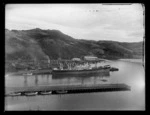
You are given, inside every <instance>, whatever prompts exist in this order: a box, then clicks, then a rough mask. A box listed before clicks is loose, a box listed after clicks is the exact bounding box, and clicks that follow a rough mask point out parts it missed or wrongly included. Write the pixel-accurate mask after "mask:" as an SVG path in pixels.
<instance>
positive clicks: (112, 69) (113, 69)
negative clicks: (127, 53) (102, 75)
mask: <svg viewBox="0 0 150 115" xmlns="http://www.w3.org/2000/svg"><path fill="white" fill-rule="evenodd" d="M110 71H119V69H118V68H115V67H111V68H110Z"/></svg>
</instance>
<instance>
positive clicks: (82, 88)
mask: <svg viewBox="0 0 150 115" xmlns="http://www.w3.org/2000/svg"><path fill="white" fill-rule="evenodd" d="M5 89H6V90H5V95H6V96H9V94H11V93H15V92H16V93H21V94H22V95H23V94H24V93H27V92H42V91H51V92H52V94H57V91H67V94H69V93H85V92H107V91H129V90H131V87H130V86H128V85H126V84H92V85H89V84H85V85H55V86H37V87H6V88H5Z"/></svg>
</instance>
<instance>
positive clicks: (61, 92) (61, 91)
mask: <svg viewBox="0 0 150 115" xmlns="http://www.w3.org/2000/svg"><path fill="white" fill-rule="evenodd" d="M67 92H68V91H66V90H58V91H56V93H59V94H63V93H67Z"/></svg>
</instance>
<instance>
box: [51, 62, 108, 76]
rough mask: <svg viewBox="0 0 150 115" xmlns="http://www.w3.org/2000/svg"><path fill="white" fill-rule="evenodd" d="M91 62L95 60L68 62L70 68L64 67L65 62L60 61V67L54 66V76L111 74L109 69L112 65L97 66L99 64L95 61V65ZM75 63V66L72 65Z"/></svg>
mask: <svg viewBox="0 0 150 115" xmlns="http://www.w3.org/2000/svg"><path fill="white" fill-rule="evenodd" d="M91 64H93V62H90V61H83V62H82V61H81V62H78V63H77V64H75V66H74V62H73V64H72V62H70V63H68V64H67V67H68V68H64V64H63V63H61V62H60V63H59V67H58V68H53V69H52V73H51V74H52V76H53V77H56V76H58V77H62V76H68V75H69V76H75V75H76V76H82V75H85V76H89V75H91V76H92V75H99V74H104V75H105V76H109V71H110V65H106V66H100V67H97V64H96V63H95V66H94V67H93V66H91ZM72 65H73V66H72Z"/></svg>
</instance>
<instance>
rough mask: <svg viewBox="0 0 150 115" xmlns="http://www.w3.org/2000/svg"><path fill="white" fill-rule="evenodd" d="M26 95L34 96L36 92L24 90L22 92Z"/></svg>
mask: <svg viewBox="0 0 150 115" xmlns="http://www.w3.org/2000/svg"><path fill="white" fill-rule="evenodd" d="M24 94H25V95H26V96H35V95H37V94H38V92H26V93H24Z"/></svg>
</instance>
